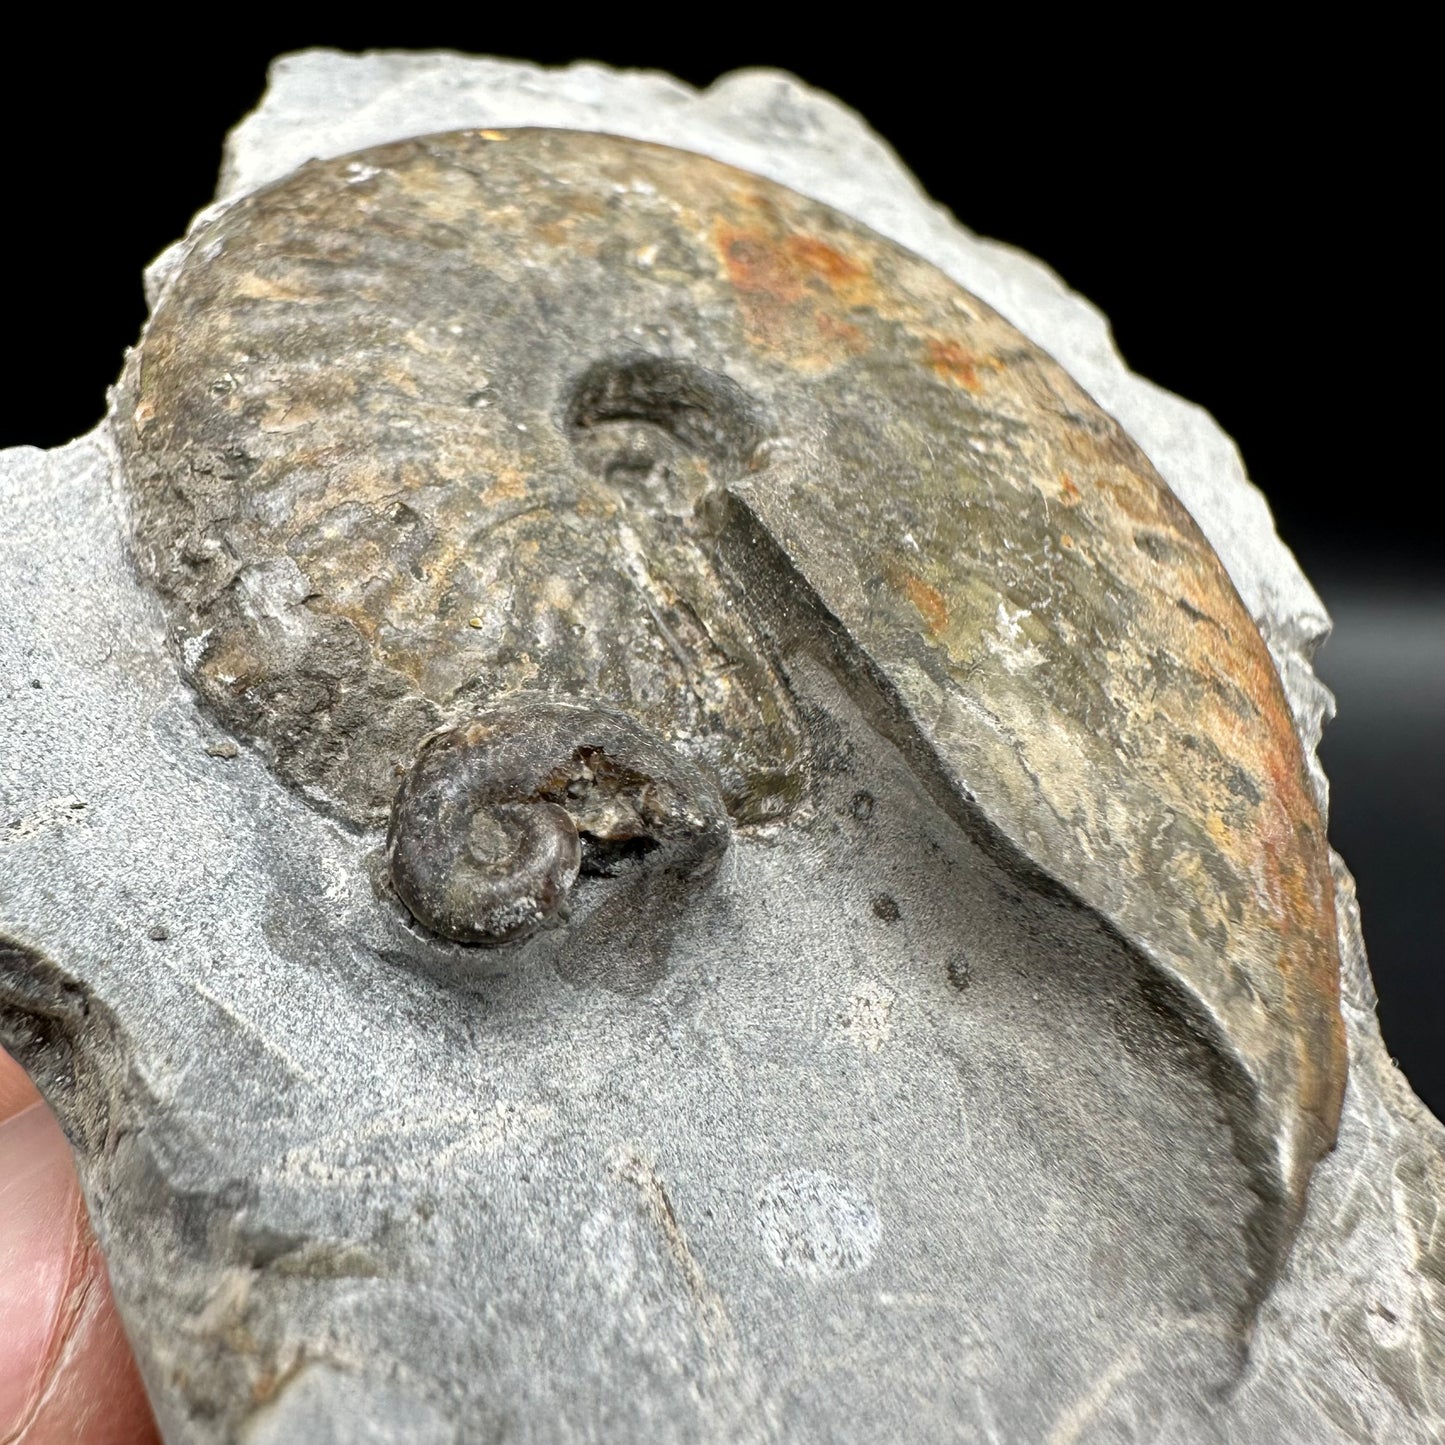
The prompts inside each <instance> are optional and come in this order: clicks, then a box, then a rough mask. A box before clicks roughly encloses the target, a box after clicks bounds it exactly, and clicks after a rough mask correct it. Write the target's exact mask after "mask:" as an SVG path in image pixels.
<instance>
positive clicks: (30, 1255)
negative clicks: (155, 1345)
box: [0, 1097, 159, 1445]
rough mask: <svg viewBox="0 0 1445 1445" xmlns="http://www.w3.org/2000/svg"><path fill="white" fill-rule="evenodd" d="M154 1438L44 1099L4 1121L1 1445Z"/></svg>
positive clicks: (66, 1154) (121, 1443) (88, 1444)
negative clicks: (43, 1102) (42, 1101)
mask: <svg viewBox="0 0 1445 1445" xmlns="http://www.w3.org/2000/svg"><path fill="white" fill-rule="evenodd" d="M158 1438H159V1437H158V1435H157V1433H156V1429H155V1424H154V1421H153V1419H152V1417H151V1412H150V1407H149V1404H148V1403H147V1401H146V1397H145V1391H144V1389H143V1388H142V1386H141V1382H140V1375H139V1372H138V1371H137V1370H136V1366H135V1362H134V1359H133V1357H132V1355H131V1351H130V1345H129V1343H128V1341H127V1340H126V1338H125V1333H124V1331H123V1330H122V1328H121V1325H120V1320H119V1318H118V1316H117V1314H116V1310H115V1304H114V1301H113V1299H112V1297H111V1292H110V1281H109V1278H108V1276H107V1275H106V1272H105V1263H104V1261H103V1259H102V1258H101V1254H100V1250H99V1247H98V1246H97V1245H96V1243H95V1240H94V1237H93V1236H92V1234H91V1230H90V1221H89V1218H88V1216H87V1214H86V1211H85V1203H84V1200H83V1199H82V1197H81V1193H80V1186H79V1183H78V1182H77V1180H76V1177H75V1169H74V1165H73V1163H72V1161H71V1157H70V1149H69V1146H68V1145H67V1144H66V1142H65V1136H64V1135H63V1134H62V1133H61V1132H60V1126H59V1125H58V1124H57V1123H56V1122H55V1118H54V1116H53V1115H52V1114H51V1113H50V1111H49V1110H48V1109H46V1108H45V1106H44V1105H43V1104H41V1103H40V1102H39V1100H38V1097H37V1098H36V1100H35V1102H34V1103H33V1104H32V1105H31V1107H29V1108H26V1109H23V1110H21V1111H20V1112H19V1113H16V1114H13V1115H12V1116H11V1117H10V1118H9V1119H8V1120H6V1121H4V1122H0V1441H3V1442H4V1445H151V1442H154V1441H156V1440H157V1439H158Z"/></svg>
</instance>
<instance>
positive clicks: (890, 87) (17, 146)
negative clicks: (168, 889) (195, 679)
mask: <svg viewBox="0 0 1445 1445" xmlns="http://www.w3.org/2000/svg"><path fill="white" fill-rule="evenodd" d="M535 9H536V12H537V13H536V15H535V17H534V18H520V19H519V18H508V17H506V16H501V17H498V16H496V15H491V16H487V17H486V18H485V19H484V20H478V21H475V22H470V23H467V22H458V23H455V24H450V25H447V26H439V25H432V26H424V25H419V24H417V25H405V24H398V23H392V24H390V25H373V26H370V27H367V26H360V25H357V24H355V23H342V22H329V23H307V22H305V21H302V20H296V21H292V22H290V23H283V22H279V21H269V20H266V19H265V18H264V17H260V16H258V15H256V14H254V13H248V12H247V11H246V10H245V9H244V8H238V9H233V10H229V11H221V10H216V11H213V12H195V11H192V12H190V14H191V19H190V21H188V22H185V24H187V25H190V26H191V27H193V29H192V30H187V29H185V28H184V27H183V28H180V29H177V30H174V31H171V32H169V33H168V34H166V35H164V36H163V35H162V34H161V33H160V31H159V30H158V29H157V30H155V31H153V32H152V33H149V34H145V33H142V32H141V31H140V30H139V29H134V30H131V31H129V32H126V33H124V34H117V35H114V36H111V37H108V38H105V39H97V38H94V34H93V32H88V31H87V32H85V33H81V32H80V28H79V26H78V25H76V26H75V29H76V33H75V34H68V33H66V32H65V29H64V25H65V24H66V23H67V22H66V21H65V18H64V16H63V15H61V14H59V13H58V14H57V18H56V20H53V21H47V20H46V18H45V17H44V16H37V15H35V14H33V13H32V14H31V16H30V17H29V20H28V22H27V23H29V24H30V25H31V26H32V27H36V28H32V30H31V31H30V32H29V34H30V40H29V42H28V44H29V46H30V47H31V48H30V49H29V50H28V51H27V49H26V47H25V46H22V45H17V44H15V43H14V41H13V38H12V40H11V41H10V42H8V43H7V49H8V50H9V52H10V54H9V60H10V65H11V78H10V88H9V89H8V90H7V91H6V92H5V93H4V94H3V95H0V137H3V138H4V144H5V146H6V152H5V157H4V181H5V191H6V193H7V194H6V200H5V203H4V209H3V213H0V217H3V225H0V255H3V260H4V275H5V278H6V298H7V299H6V308H5V314H6V319H7V323H8V325H7V329H8V341H9V351H10V357H11V363H12V364H11V366H10V368H9V371H10V375H9V376H8V377H7V378H6V379H5V382H4V388H3V392H0V395H3V398H4V400H3V404H0V445H14V444H19V443H29V444H33V445H36V446H52V445H55V444H57V443H59V442H62V441H65V440H67V439H68V438H70V437H72V436H74V435H77V434H78V433H80V432H83V431H86V430H88V429H89V428H90V427H91V426H93V425H94V424H95V422H96V421H97V420H98V419H99V418H100V415H101V413H102V410H103V408H104V405H105V389H106V387H107V385H108V384H109V383H110V382H111V381H112V380H113V379H114V378H115V375H116V373H117V371H118V369H119V367H120V363H121V356H122V351H123V349H124V347H125V346H127V345H128V344H129V343H131V342H132V341H133V340H134V339H135V337H136V335H137V333H138V331H139V329H140V326H141V323H142V321H143V319H144V314H145V313H144V305H143V300H142V296H141V289H140V274H141V269H142V267H143V266H144V265H145V264H146V263H147V262H148V261H149V260H150V259H151V258H152V257H153V256H154V255H155V253H156V252H158V251H159V250H160V249H161V248H162V247H163V246H165V245H166V244H168V243H169V242H170V241H172V240H173V239H175V238H176V237H178V236H179V235H180V234H181V233H182V232H183V230H184V229H185V226H186V223H187V221H188V220H189V218H190V217H191V215H192V214H193V213H194V212H195V211H196V210H197V209H198V208H199V207H200V206H201V205H203V204H204V203H205V202H206V201H207V200H208V199H209V197H210V194H211V190H212V186H213V184H214V179H215V173H216V167H217V162H218V159H219V153H220V144H221V139H222V137H223V135H224V133H225V132H226V130H227V129H228V128H229V127H230V126H231V125H232V124H233V123H234V122H235V121H236V120H237V119H239V118H240V116H241V115H243V114H244V113H245V112H246V111H247V110H249V109H250V108H251V107H252V106H253V105H254V104H255V103H256V101H257V100H258V99H259V97H260V94H261V91H262V89H263V87H264V84H265V72H266V66H267V63H268V62H269V60H270V59H271V58H272V57H273V56H274V55H276V54H278V53H282V52H285V51H288V50H294V49H300V48H304V47H306V46H309V45H320V44H325V45H331V46H334V47H336V48H339V49H351V50H355V49H365V48H375V47H394V48H438V47H446V48H451V49H457V50H463V51H471V52H479V53H491V54H500V55H512V56H521V57H525V58H527V59H531V60H536V61H540V62H544V63H548V64H559V63H565V62H567V61H570V60H574V59H599V60H604V61H607V62H609V63H612V64H618V65H634V66H642V67H652V68H658V69H664V70H669V71H672V72H673V73H674V74H676V75H679V76H680V77H681V78H683V79H685V80H687V81H689V82H692V83H694V84H698V85H706V84H707V83H709V82H710V81H712V80H713V79H714V78H716V77H717V76H718V75H719V74H722V73H723V72H725V71H727V70H730V69H734V68H736V67H739V66H744V65H771V66H777V67H780V68H783V69H787V70H791V71H793V72H794V73H795V74H797V75H799V76H801V77H803V78H804V79H805V80H807V81H808V82H810V83H811V84H813V85H816V86H819V87H821V88H823V89H826V90H830V91H832V92H833V93H834V94H835V95H837V96H839V97H840V98H841V99H843V100H844V101H846V102H847V103H849V104H851V105H852V106H854V107H855V108H856V109H857V110H859V111H860V112H862V113H863V114H864V115H865V116H866V117H867V118H868V119H869V120H870V121H871V122H872V124H873V125H874V127H875V128H876V129H877V130H878V131H880V132H881V133H882V134H883V135H884V136H885V137H886V138H887V139H888V140H890V141H891V142H892V144H893V145H894V146H895V147H896V148H897V150H898V151H899V152H900V154H901V155H902V156H903V158H904V160H905V161H906V162H907V163H908V164H909V165H910V166H911V167H912V169H913V170H914V172H915V173H916V174H917V175H918V176H919V178H920V180H921V181H922V182H923V184H924V186H925V188H927V189H928V190H929V191H930V192H931V193H932V194H933V195H934V196H935V197H937V198H938V199H939V200H941V201H943V202H944V203H945V204H946V205H948V206H949V207H951V209H952V210H953V211H954V212H955V213H956V214H957V215H958V216H959V217H960V218H961V219H962V220H963V221H964V222H965V223H966V224H967V225H969V226H970V227H972V228H973V229H974V230H976V231H979V232H982V233H984V234H986V235H991V236H995V237H999V238H1001V239H1004V240H1007V241H1010V242H1013V243H1015V244H1017V245H1019V246H1021V247H1023V248H1024V249H1026V250H1029V251H1031V252H1033V253H1034V254H1036V255H1037V256H1039V257H1041V258H1043V259H1044V260H1046V261H1048V262H1049V263H1050V264H1051V265H1052V266H1053V267H1054V268H1055V269H1056V270H1057V271H1058V272H1060V274H1062V275H1063V277H1064V278H1065V279H1066V280H1067V281H1068V282H1069V283H1070V284H1071V285H1073V286H1074V287H1075V288H1077V289H1078V290H1080V291H1082V292H1083V293H1084V294H1085V295H1087V296H1089V297H1090V298H1091V299H1092V300H1093V301H1094V302H1095V303H1096V304H1097V305H1099V306H1100V307H1101V308H1102V309H1103V310H1104V312H1105V313H1106V314H1107V315H1108V316H1109V317H1110V318H1111V320H1112V322H1113V325H1114V330H1115V335H1116V337H1117V340H1118V343H1119V346H1120V348H1121V350H1122V351H1123V353H1124V356H1125V358H1126V359H1127V360H1128V362H1129V363H1130V365H1131V366H1132V367H1133V368H1134V369H1135V370H1136V371H1139V372H1141V373H1143V374H1144V375H1146V376H1149V377H1151V378H1153V379H1154V380H1155V381H1158V382H1160V383H1161V384H1163V385H1164V386H1167V387H1169V388H1170V389H1172V390H1174V391H1176V392H1178V393H1180V394H1181V395H1183V396H1186V397H1189V398H1191V399H1193V400H1195V401H1197V402H1199V403H1200V404H1202V405H1203V406H1205V407H1207V408H1208V409H1209V410H1211V411H1212V412H1213V413H1214V414H1215V416H1216V417H1218V419H1219V421H1220V422H1221V424H1222V425H1223V426H1224V428H1225V429H1226V430H1227V431H1228V432H1230V433H1231V434H1232V435H1233V436H1234V438H1235V439H1236V441H1237V442H1238V443H1239V446H1240V448H1241V450H1242V452H1243V454H1244V457H1245V461H1246V464H1247V465H1248V467H1249V470H1250V473H1251V475H1252V476H1253V478H1254V479H1255V481H1256V482H1257V483H1258V484H1259V485H1260V486H1261V487H1262V488H1263V490H1264V492H1265V494H1266V495H1267V496H1268V497H1269V499H1270V502H1271V504H1272V506H1273V507H1274V510H1275V514H1276V518H1277V521H1278V524H1279V530H1280V532H1281V535H1282V536H1283V537H1284V538H1285V540H1286V541H1287V542H1288V543H1289V544H1290V545H1291V546H1292V547H1293V548H1294V550H1295V552H1296V554H1297V555H1298V556H1299V558H1300V560H1301V562H1302V563H1303V565H1304V568H1305V571H1306V572H1307V573H1308V574H1309V575H1310V577H1311V578H1312V580H1313V581H1314V582H1315V584H1316V586H1317V587H1318V588H1319V590H1320V591H1321V593H1322V595H1323V597H1324V599H1325V601H1326V603H1327V605H1328V606H1329V607H1330V610H1331V611H1332V613H1333V614H1334V615H1335V618H1336V624H1337V631H1336V637H1335V638H1334V639H1333V640H1332V641H1331V643H1330V644H1329V645H1328V646H1327V647H1326V649H1325V650H1324V652H1323V653H1322V655H1321V657H1320V659H1319V662H1320V667H1321V671H1322V673H1323V675H1324V677H1325V679H1326V680H1327V681H1328V682H1329V683H1330V685H1331V686H1332V687H1334V688H1335V690H1336V692H1337V693H1338V695H1339V699H1340V717H1339V719H1338V720H1337V721H1336V722H1335V723H1334V724H1333V725H1332V726H1331V727H1330V729H1329V730H1328V733H1327V736H1326V740H1325V745H1324V760H1325V765H1326V768H1327V770H1328V771H1329V773H1330V775H1331V777H1332V780H1333V789H1334V792H1333V811H1332V819H1331V836H1332V839H1333V841H1334V844H1335V846H1336V847H1337V848H1338V849H1339V850H1340V851H1341V852H1342V853H1343V854H1344V856H1345V858H1346V861H1347V862H1348V863H1349V864H1350V865H1351V867H1352V868H1353V869H1354V870H1355V872H1356V874H1357V877H1358V879H1359V884H1360V894H1361V900H1362V904H1363V907H1364V911H1365V934H1366V939H1367V942H1368V943H1369V946H1370V952H1371V959H1372V964H1373V967H1374V970H1375V974H1376V979H1377V983H1378V985H1379V990H1380V994H1381V1016H1382V1021H1383V1025H1384V1032H1385V1038H1386V1041H1387V1043H1388V1044H1389V1046H1390V1047H1391V1049H1392V1051H1393V1052H1394V1053H1395V1054H1396V1055H1397V1057H1398V1058H1399V1059H1400V1062H1401V1064H1402V1066H1403V1067H1404V1068H1405V1070H1406V1072H1407V1073H1408V1074H1409V1076H1410V1078H1411V1080H1412V1082H1413V1083H1414V1085H1415V1087H1416V1089H1417V1090H1418V1091H1419V1092H1420V1093H1421V1094H1422V1096H1423V1097H1424V1098H1425V1099H1426V1101H1427V1102H1428V1103H1430V1104H1431V1105H1432V1107H1433V1108H1434V1109H1435V1111H1436V1112H1437V1113H1445V1048H1442V1044H1445V977H1442V964H1445V897H1442V895H1445V841H1442V825H1441V816H1442V801H1445V786H1442V785H1445V767H1442V762H1441V744H1442V739H1445V727H1442V725H1441V719H1442V717H1445V568H1442V566H1441V563H1440V561H1439V558H1438V545H1439V543H1438V536H1439V534H1438V531H1437V530H1436V528H1435V526H1434V525H1433V521H1434V519H1433V514H1432V511H1431V508H1432V506H1433V505H1434V493H1435V491H1436V488H1437V487H1438V485H1439V483H1438V479H1437V477H1436V476H1434V475H1432V474H1429V473H1426V472H1424V471H1422V469H1421V465H1422V464H1421V462H1420V461H1419V459H1418V458H1417V456H1416V452H1417V450H1418V449H1419V447H1420V443H1419V437H1420V436H1421V435H1422V434H1425V433H1426V432H1427V431H1428V429H1429V427H1430V425H1431V424H1432V423H1433V411H1434V407H1435V403H1434V400H1433V396H1431V395H1428V394H1427V393H1428V392H1429V391H1430V389H1431V388H1432V386H1433V383H1432V381H1431V380H1430V377H1431V369H1432V368H1435V369H1438V364H1437V363H1435V362H1434V361H1433V359H1432V360H1429V361H1428V362H1424V363H1422V361H1421V359H1420V357H1419V356H1418V355H1416V354H1415V352H1414V351H1413V349H1412V343H1413V342H1414V341H1415V340H1416V339H1417V338H1416V337H1415V336H1414V333H1415V332H1416V331H1417V330H1419V329H1421V328H1423V327H1424V326H1425V325H1428V324H1429V321H1430V320H1431V319H1432V318H1431V317H1429V316H1428V315H1426V314H1425V313H1427V312H1430V311H1432V310H1433V307H1434V301H1433V296H1432V294H1431V293H1432V289H1433V286H1434V282H1433V279H1432V270H1433V268H1434V265H1435V261H1434V257H1433V249H1434V246H1435V242H1434V239H1433V236H1432V235H1431V232H1430V230H1429V228H1428V226H1427V225H1426V221H1425V216H1426V207H1427V205H1429V204H1430V198H1431V193H1432V191H1433V190H1434V189H1436V182H1437V180H1438V174H1437V171H1438V160H1437V159H1436V158H1434V157H1430V158H1429V159H1427V158H1426V157H1425V156H1424V155H1423V154H1422V153H1421V151H1420V150H1419V148H1418V142H1417V141H1416V139H1415V137H1417V136H1419V135H1421V134H1422V133H1423V131H1422V127H1423V125H1424V119H1423V116H1422V115H1421V113H1419V112H1417V111H1416V110H1415V92H1414V81H1413V79H1412V72H1411V70H1410V68H1409V59H1410V55H1411V52H1412V49H1413V44H1412V42H1411V40H1410V37H1409V36H1408V35H1404V34H1395V33H1387V32H1386V31H1385V30H1384V29H1383V28H1381V29H1378V30H1372V29H1370V28H1368V26H1366V25H1365V23H1364V22H1363V21H1362V20H1360V19H1359V18H1357V19H1356V20H1355V21H1354V27H1355V28H1354V29H1352V30H1351V31H1349V32H1326V31H1324V30H1322V29H1321V28H1320V27H1318V26H1315V27H1314V28H1312V29H1310V30H1308V31H1303V30H1300V31H1295V32H1286V31H1280V32H1278V33H1277V34H1276V35H1275V38H1272V39H1267V38H1266V37H1264V36H1263V35H1261V34H1258V33H1256V32H1255V31H1254V30H1253V29H1251V28H1250V27H1249V26H1248V25H1246V24H1242V23H1241V24H1239V25H1236V26H1235V27H1233V28H1229V27H1226V26H1223V25H1221V23H1220V22H1219V21H1218V20H1217V19H1214V20H1212V21H1211V23H1210V24H1207V25H1206V24H1205V23H1203V21H1202V20H1200V19H1199V18H1198V17H1194V18H1193V19H1192V20H1191V17H1190V15H1189V14H1187V13H1183V12H1177V13H1175V16H1174V19H1172V20H1171V22H1170V25H1169V29H1168V32H1167V33H1166V32H1165V30H1164V29H1162V28H1150V27H1151V26H1156V22H1141V23H1140V24H1139V25H1138V26H1135V27H1133V28H1132V29H1131V30H1130V31H1128V32H1119V33H1102V32H1101V31H1100V30H1098V29H1097V28H1096V22H1095V21H1094V20H1093V19H1081V20H1080V21H1079V22H1078V23H1077V24H1076V26H1075V27H1074V28H1072V29H1061V28H1060V26H1059V24H1058V23H1057V22H1054V21H1049V22H1047V23H1046V22H1045V21H1044V20H1043V19H1042V17H1041V16H1039V15H1032V14H1031V15H1030V16H1029V18H1028V19H1027V20H1025V21H1024V22H1023V23H1021V24H1020V25H1019V26H1018V27H1017V28H1016V29H1013V30H1008V29H1003V28H993V29H989V30H987V31H985V30H984V29H982V28H980V26H979V23H978V19H977V17H971V16H969V15H968V14H966V13H965V12H962V11H957V10H953V11H951V12H949V13H948V14H946V16H945V17H944V18H934V19H929V18H928V17H929V16H931V15H932V16H935V17H936V16H937V14H938V12H933V11H931V10H930V11H927V12H924V11H905V10H900V11H899V12H898V13H897V14H896V15H891V16H890V15H883V16H878V15H875V16H874V17H873V19H872V22H871V25H872V28H871V29H870V30H869V31H867V32H863V31H857V30H853V31H850V30H848V28H847V22H846V21H845V20H844V14H845V12H844V11H842V10H838V11H835V12H832V20H831V22H829V23H826V24H825V19H826V17H825V16H823V15H821V14H815V16H814V26H813V28H812V29H811V30H809V31H803V30H802V29H801V28H800V29H799V31H798V32H796V34H795V36H794V37H793V38H789V36H788V35H787V34H786V33H784V32H782V31H780V30H779V29H778V24H779V17H778V16H774V15H771V14H769V13H766V12H761V11H686V12H684V11H680V10H673V11H669V12H665V13H663V15H662V16H661V17H660V18H659V17H650V16H648V15H647V14H646V12H643V11H634V10H629V11H628V14H627V19H626V21H625V22H623V21H621V20H619V19H617V18H616V17H615V16H613V15H610V14H602V13H600V12H599V13H597V14H595V15H594V16H593V17H592V18H591V19H590V20H589V19H580V20H579V19H578V18H577V17H575V16H573V15H571V14H570V13H569V14H568V16H567V18H566V19H563V17H562V16H561V14H560V13H552V14H547V13H546V12H545V11H544V9H543V7H535ZM70 13H71V14H72V15H73V14H74V12H70ZM945 19H946V23H947V27H948V28H947V29H938V30H935V27H937V26H940V25H942V24H944V23H945ZM885 22H886V24H887V25H888V26H889V27H891V28H889V29H887V30H885V29H884V28H883V26H884V24H885ZM1386 23H1387V22H1382V26H1383V25H1384V24H1386ZM1415 43H1418V42H1415ZM1422 378H1424V380H1422ZM1437 470H1438V469H1437ZM0 525H3V519H0Z"/></svg>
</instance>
